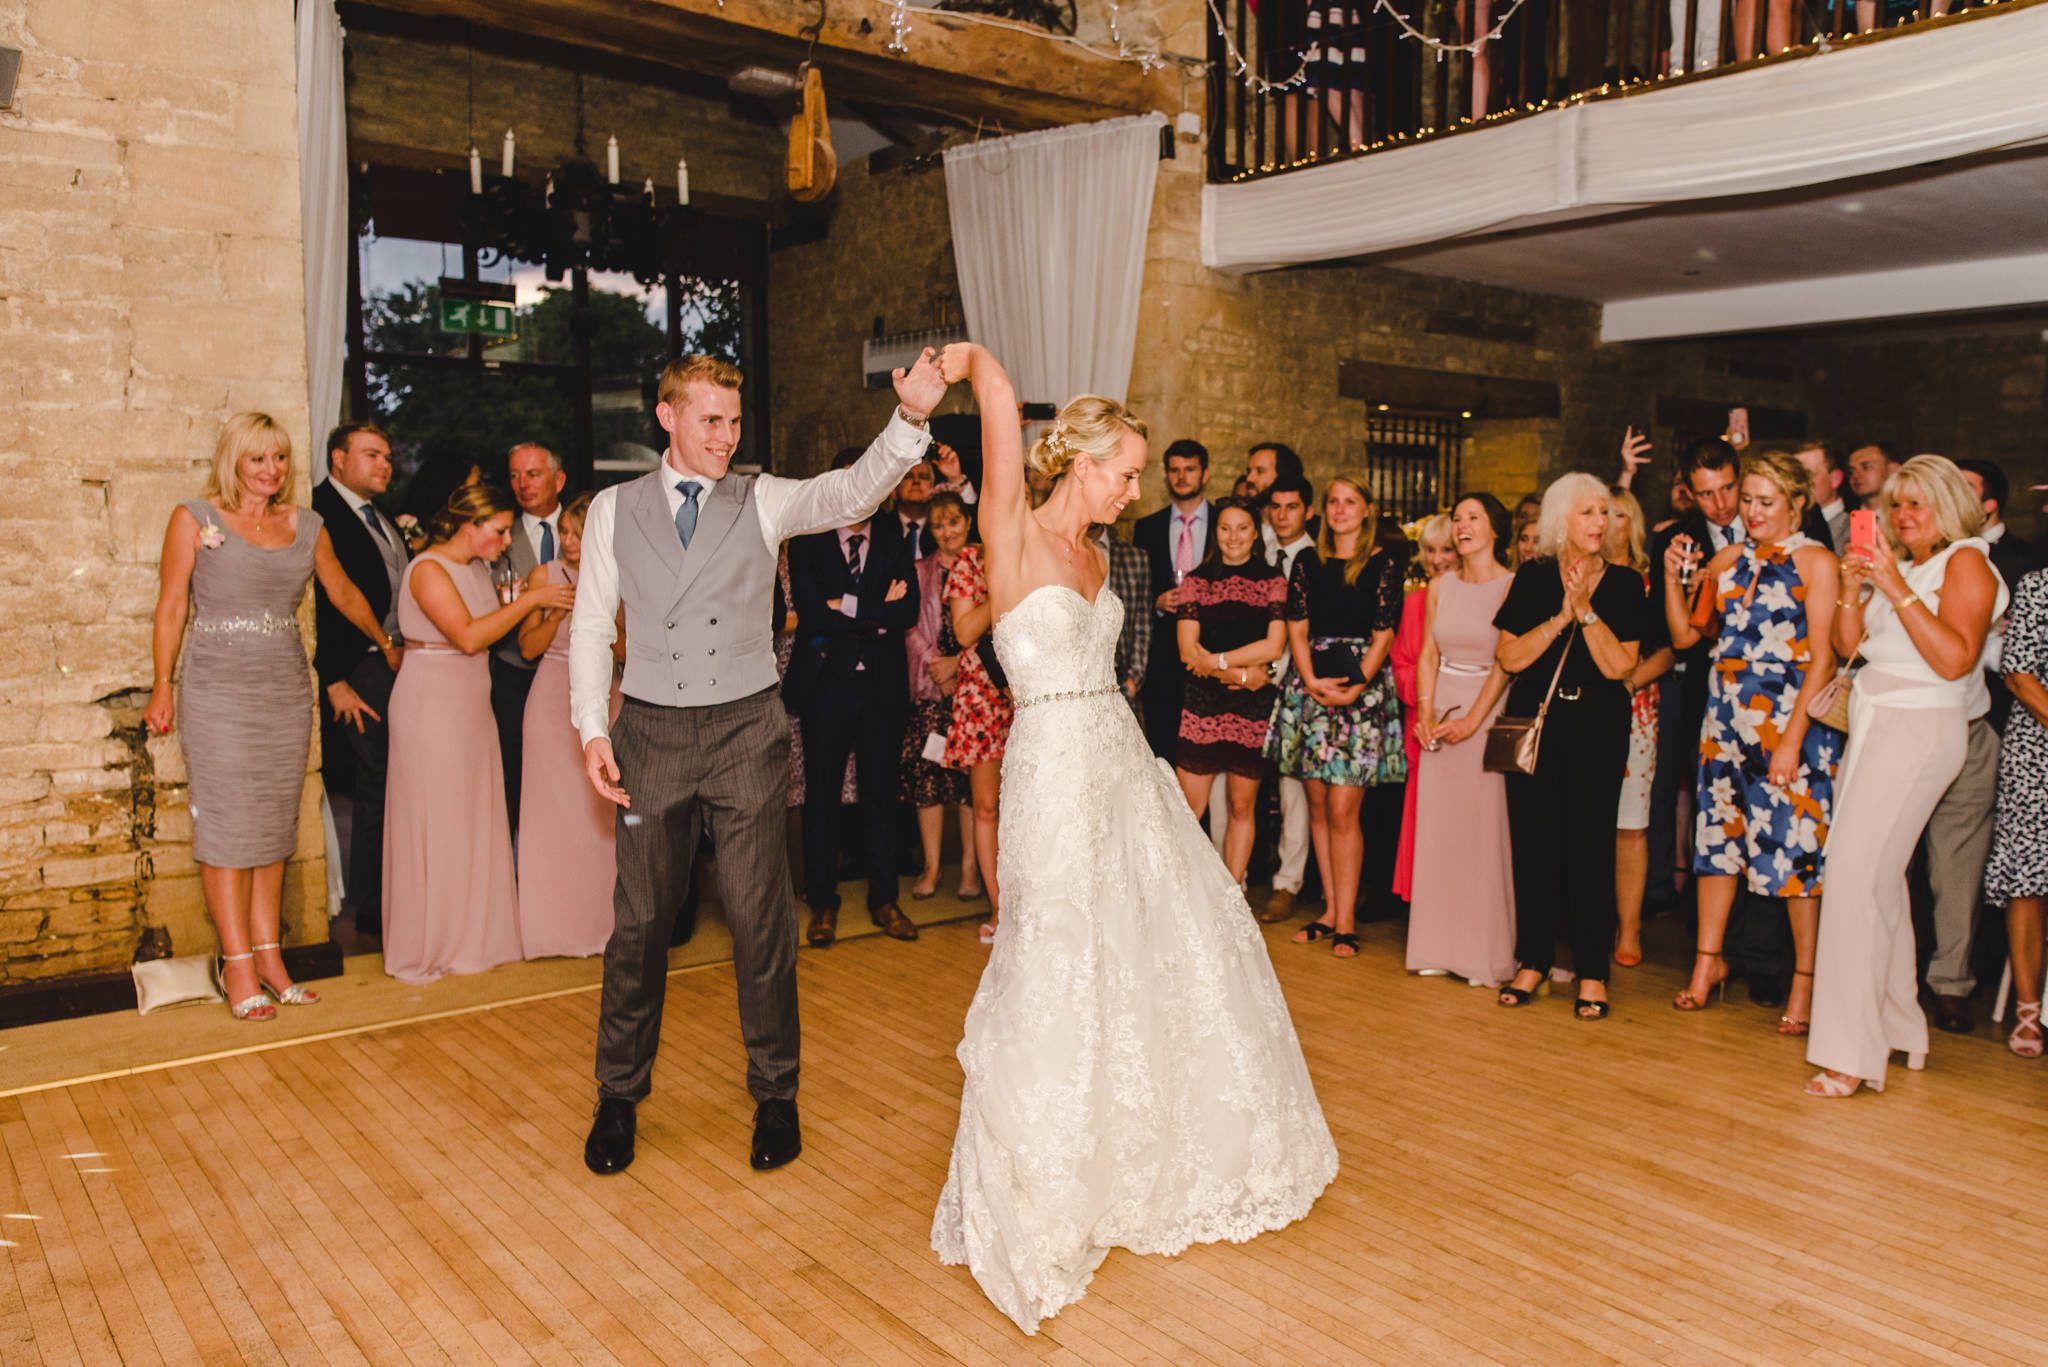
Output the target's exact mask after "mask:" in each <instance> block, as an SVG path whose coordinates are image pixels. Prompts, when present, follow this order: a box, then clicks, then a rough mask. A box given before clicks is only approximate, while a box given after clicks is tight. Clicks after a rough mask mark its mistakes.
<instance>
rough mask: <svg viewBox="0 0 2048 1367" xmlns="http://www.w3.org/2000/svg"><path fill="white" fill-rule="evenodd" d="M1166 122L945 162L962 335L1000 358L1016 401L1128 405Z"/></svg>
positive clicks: (1079, 131) (1129, 123)
mask: <svg viewBox="0 0 2048 1367" xmlns="http://www.w3.org/2000/svg"><path fill="white" fill-rule="evenodd" d="M1165 123H1166V120H1165V117H1164V116H1163V115H1159V114H1144V115H1139V116H1137V117H1134V118H1126V119H1110V120H1108V121H1107V122H1103V123H1091V124H1081V125H1078V126H1075V127H1071V128H1055V129H1050V130H1048V131H1046V132H1042V133H1020V134H1018V135H1016V136H1015V137H1008V138H990V139H984V140H982V141H980V142H975V143H969V144H966V145H963V146H960V147H955V148H952V149H951V150H949V151H948V152H947V153H946V198H947V204H948V208H949V211H950V213H951V217H952V222H953V255H954V258H955V260H956V261H957V262H958V264H959V269H960V296H961V301H962V303H963V305H964V306H965V309H966V313H967V331H968V335H969V336H971V337H972V338H973V339H974V340H975V341H977V342H979V343H981V344H982V345H983V346H985V347H987V348H988V349H989V350H991V351H993V352H994V353H995V354H996V355H997V356H999V357H1000V358H1002V361H1003V364H1004V366H1005V367H1006V368H1007V369H1008V370H1009V372H1010V375H1011V378H1012V379H1013V380H1014V381H1015V382H1016V385H1017V389H1018V397H1019V398H1021V399H1024V400H1025V401H1027V402H1033V403H1065V402H1066V401H1067V400H1068V399H1070V398H1072V397H1074V396H1075V395H1076V394H1102V395H1106V396H1108V397H1109V398H1113V399H1117V400H1122V399H1123V398H1124V396H1125V390H1126V389H1127V387H1128V386H1129V384H1130V380H1131V353H1132V350H1133V349H1134V348H1135V346H1136V345H1137V339H1138V290H1139V285H1140V284H1141V283H1142V281H1143V279H1144V274H1145V230H1146V227H1147V225H1148V224H1149V223H1150V221H1151V218H1152V188H1153V184H1154V182H1155V181H1156V180H1157V179H1158V176H1159V130H1160V128H1162V127H1163V126H1164V125H1165Z"/></svg>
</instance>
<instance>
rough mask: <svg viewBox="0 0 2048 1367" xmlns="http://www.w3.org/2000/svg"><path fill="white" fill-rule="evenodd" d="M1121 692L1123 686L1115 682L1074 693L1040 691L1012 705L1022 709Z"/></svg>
mask: <svg viewBox="0 0 2048 1367" xmlns="http://www.w3.org/2000/svg"><path fill="white" fill-rule="evenodd" d="M1121 692H1123V690H1122V689H1121V688H1118V687H1117V686H1116V685H1115V684H1110V685H1109V686H1107V687H1106V688H1081V689H1076V690H1075V691H1073V692H1072V693H1040V694H1039V695H1038V696H1036V697H1033V698H1019V699H1017V700H1016V702H1015V703H1014V704H1012V706H1014V707H1016V708H1018V709H1020V710H1021V709H1023V708H1026V707H1036V706H1038V704H1040V703H1042V702H1073V701H1074V700H1075V699H1077V698H1106V697H1108V696H1109V695H1110V694H1112V693H1121Z"/></svg>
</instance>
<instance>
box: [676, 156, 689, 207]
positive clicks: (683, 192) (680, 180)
mask: <svg viewBox="0 0 2048 1367" xmlns="http://www.w3.org/2000/svg"><path fill="white" fill-rule="evenodd" d="M689 202H690V163H689V162H687V161H685V160H683V158H681V157H677V158H676V203H678V204H688V203H689Z"/></svg>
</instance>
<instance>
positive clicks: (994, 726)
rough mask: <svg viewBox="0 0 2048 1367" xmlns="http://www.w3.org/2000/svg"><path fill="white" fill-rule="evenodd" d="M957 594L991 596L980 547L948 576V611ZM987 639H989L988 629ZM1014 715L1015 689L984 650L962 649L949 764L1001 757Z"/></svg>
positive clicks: (977, 599) (963, 555) (963, 765)
mask: <svg viewBox="0 0 2048 1367" xmlns="http://www.w3.org/2000/svg"><path fill="white" fill-rule="evenodd" d="M956 598H965V599H966V600H967V602H968V605H969V606H977V605H979V604H982V603H986V602H987V601H988V574H987V572H986V571H985V570H983V569H982V567H981V547H979V546H969V547H967V548H966V549H965V550H963V551H961V552H960V556H959V558H958V559H956V560H955V561H954V562H953V568H952V569H951V570H950V571H949V572H948V573H947V575H946V611H947V613H948V614H950V613H951V612H952V610H953V600H954V599H956ZM992 630H993V628H991V631H992ZM983 639H984V640H986V639H987V634H984V636H983ZM976 644H977V645H978V644H979V642H977V643H976ZM1015 715H1016V711H1015V709H1014V708H1013V707H1012V706H1011V705H1010V691H1009V690H1008V689H1007V688H997V687H996V685H995V681H994V680H993V679H991V678H989V676H988V669H987V668H986V667H985V666H984V665H983V664H982V662H981V656H980V654H979V653H978V652H977V651H974V650H963V651H961V652H960V674H959V682H958V683H957V684H956V685H955V686H954V689H953V727H952V729H951V730H950V731H948V732H947V733H946V760H945V762H946V765H947V767H948V768H952V769H972V768H973V767H974V766H975V765H977V764H981V763H984V762H986V761H988V760H992V759H1001V758H1002V757H1003V745H1004V743H1005V742H1006V741H1008V740H1009V738H1010V721H1011V719H1012V718H1013V717H1014V716H1015Z"/></svg>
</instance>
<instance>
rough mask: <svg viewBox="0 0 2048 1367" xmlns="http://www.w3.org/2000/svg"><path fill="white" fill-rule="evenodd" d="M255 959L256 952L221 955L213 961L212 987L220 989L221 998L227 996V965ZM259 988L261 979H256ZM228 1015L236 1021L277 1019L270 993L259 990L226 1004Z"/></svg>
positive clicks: (275, 1008)
mask: <svg viewBox="0 0 2048 1367" xmlns="http://www.w3.org/2000/svg"><path fill="white" fill-rule="evenodd" d="M255 957H256V951H255V950H253V949H252V950H250V951H249V952H248V953H247V954H222V955H218V956H217V957H216V958H215V959H214V961H213V985H214V986H215V987H218V988H219V989H220V994H221V996H223V997H225V996H227V994H228V965H229V964H239V963H246V962H248V961H249V960H250V959H253V958H255ZM256 981H257V984H258V986H259V988H260V986H261V984H262V982H263V979H262V978H260V977H259V978H257V980H256ZM228 1014H229V1015H231V1016H233V1017H234V1018H235V1019H236V1020H238V1021H267V1020H276V1019H277V1007H276V1005H275V1004H274V1003H272V1001H271V1000H270V993H269V992H267V991H261V990H259V991H258V992H257V993H256V994H255V995H254V996H250V997H244V998H242V1000H240V1001H238V1002H229V1003H228Z"/></svg>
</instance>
